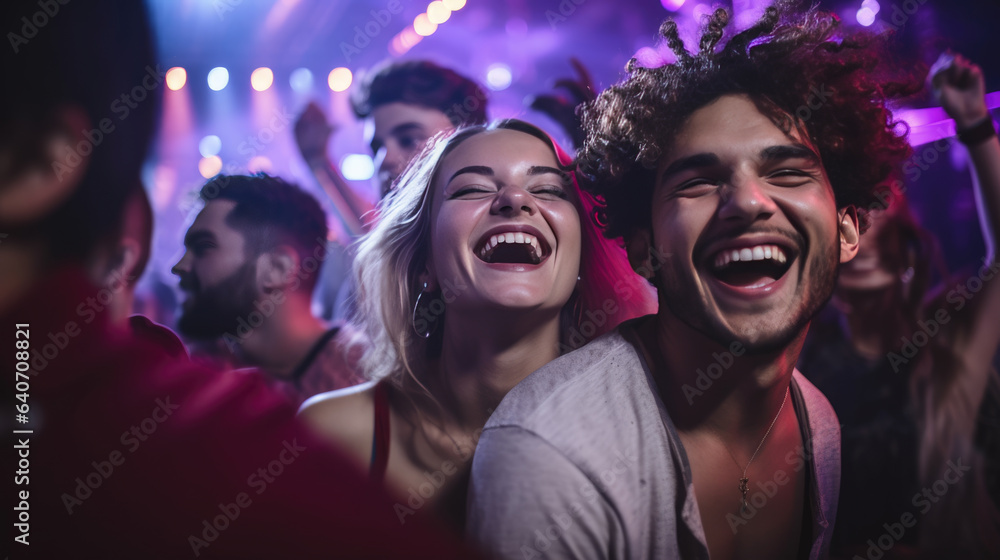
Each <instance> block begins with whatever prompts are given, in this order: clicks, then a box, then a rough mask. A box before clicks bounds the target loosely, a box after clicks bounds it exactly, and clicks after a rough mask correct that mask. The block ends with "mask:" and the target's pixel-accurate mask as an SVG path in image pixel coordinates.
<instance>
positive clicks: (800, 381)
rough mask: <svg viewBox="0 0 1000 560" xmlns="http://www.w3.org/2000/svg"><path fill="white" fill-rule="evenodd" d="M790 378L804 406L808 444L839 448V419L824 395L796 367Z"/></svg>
mask: <svg viewBox="0 0 1000 560" xmlns="http://www.w3.org/2000/svg"><path fill="white" fill-rule="evenodd" d="M792 380H793V382H794V384H795V386H796V388H797V391H798V393H799V395H801V399H802V404H803V405H804V408H805V411H804V412H805V417H806V420H807V421H808V423H809V425H808V429H809V431H808V433H809V434H810V440H811V441H810V444H812V445H813V446H825V447H828V448H829V447H831V446H835V447H836V448H837V449H838V450H839V449H840V420H839V419H838V418H837V413H836V412H834V410H833V406H832V405H831V404H830V401H829V400H827V398H826V395H824V394H823V393H822V392H821V391H820V390H819V389H817V388H816V386H815V385H813V384H812V382H810V381H809V380H808V379H806V376H805V375H803V374H802V372H801V371H799V370H798V369H796V370H795V371H794V372H793V373H792Z"/></svg>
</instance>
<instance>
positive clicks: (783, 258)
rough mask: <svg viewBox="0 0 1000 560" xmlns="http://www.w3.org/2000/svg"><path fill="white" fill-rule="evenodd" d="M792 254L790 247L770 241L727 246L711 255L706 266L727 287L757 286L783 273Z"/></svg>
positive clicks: (790, 264)
mask: <svg viewBox="0 0 1000 560" xmlns="http://www.w3.org/2000/svg"><path fill="white" fill-rule="evenodd" d="M795 256H796V255H795V254H794V253H792V251H791V250H790V249H788V248H785V247H781V246H779V245H773V244H763V245H752V246H747V247H740V248H726V249H721V250H719V251H718V252H716V253H715V255H714V256H712V257H711V258H710V265H709V267H708V268H709V271H710V272H711V273H712V275H713V276H715V277H716V278H717V279H719V280H720V281H721V282H723V283H725V284H729V285H730V286H737V287H741V288H760V287H763V286H767V285H768V284H771V283H773V282H775V281H776V280H778V279H779V278H781V277H782V276H784V275H785V273H786V272H788V269H789V268H791V266H792V261H794V260H795Z"/></svg>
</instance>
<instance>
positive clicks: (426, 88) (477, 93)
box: [351, 60, 487, 127]
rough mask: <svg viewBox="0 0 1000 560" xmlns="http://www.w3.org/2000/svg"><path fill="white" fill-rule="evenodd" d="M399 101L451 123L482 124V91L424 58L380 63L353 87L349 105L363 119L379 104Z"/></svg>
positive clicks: (460, 76)
mask: <svg viewBox="0 0 1000 560" xmlns="http://www.w3.org/2000/svg"><path fill="white" fill-rule="evenodd" d="M393 102H401V103H409V104H411V105H419V106H421V107H427V108H428V109H437V110H438V111H441V112H442V113H444V114H445V115H446V116H447V117H448V119H449V120H451V124H452V125H453V126H456V127H459V126H464V125H476V124H486V105H487V96H486V92H485V91H484V90H483V88H481V87H480V86H479V84H477V83H476V82H474V81H472V80H470V79H469V78H466V77H465V76H463V75H461V74H459V73H458V72H455V71H454V70H451V69H449V68H445V67H443V66H438V65H437V64H434V63H433V62H430V61H427V60H408V61H405V62H396V63H393V64H388V65H386V66H383V67H382V68H381V69H379V70H377V71H375V72H373V73H372V74H370V75H369V76H368V77H367V78H366V79H365V80H364V82H363V83H362V84H361V86H360V87H358V88H357V89H356V90H354V92H353V94H352V96H351V108H352V109H354V114H355V115H356V116H357V117H358V118H359V119H363V118H366V117H368V116H369V115H371V113H372V111H374V110H375V108H376V107H378V106H379V105H386V104H388V103H393Z"/></svg>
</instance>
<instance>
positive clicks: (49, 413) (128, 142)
mask: <svg viewBox="0 0 1000 560" xmlns="http://www.w3.org/2000/svg"><path fill="white" fill-rule="evenodd" d="M0 21H2V22H3V23H4V28H5V29H14V30H18V31H19V32H12V34H11V36H10V37H8V38H9V39H10V41H11V48H10V49H4V54H3V55H0V56H2V57H3V68H4V69H5V70H6V71H7V72H9V75H11V76H12V82H14V83H17V87H8V88H3V89H2V91H0V233H2V235H0V341H3V342H2V344H3V345H4V348H5V349H6V350H4V351H3V352H2V354H0V355H2V356H3V357H2V358H0V360H2V366H3V369H4V370H5V371H8V372H17V375H16V376H15V380H11V381H9V382H10V383H13V385H9V386H13V387H14V388H15V389H16V391H15V392H13V393H12V392H8V391H4V395H5V397H4V399H3V409H4V414H5V418H14V419H15V421H16V422H17V424H15V426H14V430H15V432H14V434H13V435H14V443H13V451H14V454H15V455H16V460H17V469H18V470H17V471H15V475H14V477H12V481H13V488H12V490H13V494H12V495H10V496H11V498H12V503H13V504H14V509H13V514H14V524H13V528H14V535H13V541H14V542H13V543H12V545H11V546H12V548H11V549H10V550H11V557H12V558H63V557H88V558H94V557H107V558H178V557H197V558H205V557H212V558H218V557H229V558H232V557H240V558H275V557H281V558H288V557H292V558H313V557H349V558H392V557H433V558H468V557H470V556H474V553H471V552H470V551H468V550H467V549H464V548H463V547H462V546H461V544H459V543H457V542H455V541H453V540H450V539H449V538H448V537H445V536H442V534H441V533H439V532H438V530H437V529H435V528H434V527H432V526H428V525H426V524H425V522H424V521H423V520H421V519H416V518H411V519H408V521H407V523H405V524H402V525H401V524H400V523H399V522H398V521H397V520H396V517H395V514H394V513H393V510H392V507H391V504H390V503H389V502H388V500H387V498H386V497H385V496H383V495H382V494H381V493H380V492H379V491H378V489H377V488H375V487H374V485H372V484H371V483H370V482H368V481H367V480H366V477H365V476H364V475H363V474H362V473H360V472H358V471H357V470H356V468H355V467H353V466H352V465H351V464H350V463H349V462H348V460H347V459H346V458H344V456H343V454H342V452H340V451H338V450H336V449H329V448H328V447H327V446H326V445H325V444H323V445H321V444H320V443H318V442H316V440H314V439H313V438H312V437H311V436H309V435H308V434H307V433H306V432H305V431H303V429H302V428H301V427H300V426H299V425H298V424H297V423H296V422H295V421H294V417H293V414H294V409H293V408H292V407H291V406H290V405H289V404H288V403H287V402H286V400H285V399H283V398H282V397H280V396H279V395H276V394H275V393H273V392H272V391H270V390H269V389H268V388H267V387H265V386H264V384H263V383H262V381H261V380H260V379H259V378H255V377H252V376H238V375H233V374H231V373H229V374H226V373H222V372H218V371H213V370H211V369H207V368H202V367H199V366H196V365H193V364H191V363H190V362H189V361H187V360H184V359H177V358H173V357H171V356H170V355H169V353H168V352H167V351H166V350H164V348H163V347H162V346H160V345H157V344H153V343H150V342H148V341H146V340H143V339H142V338H138V337H136V336H135V335H134V334H133V333H131V332H130V331H129V329H127V328H126V327H125V326H124V325H122V324H120V323H117V322H115V321H113V320H112V317H111V314H110V313H109V311H108V309H109V305H108V304H109V303H110V301H111V299H112V296H111V294H110V290H109V289H108V288H105V287H102V286H101V278H100V275H99V274H96V273H95V272H94V270H95V268H94V266H93V264H94V263H95V262H98V261H100V259H102V258H105V257H106V255H107V252H108V251H111V250H113V247H114V246H115V240H116V239H117V238H118V236H119V234H120V228H121V223H122V214H123V207H124V204H125V201H126V200H127V199H128V195H129V193H130V192H132V190H133V189H134V188H137V186H138V185H139V181H138V178H139V171H140V167H141V165H142V159H143V157H144V155H145V152H146V149H147V148H148V146H149V139H150V137H151V132H152V129H153V124H154V121H155V117H156V113H157V110H158V106H159V104H158V102H157V97H158V91H159V88H160V87H161V86H160V84H162V73H161V71H160V70H159V68H158V67H157V66H156V64H155V59H154V54H153V50H152V48H151V38H150V36H149V28H148V24H147V19H146V14H145V9H144V4H142V3H115V4H114V5H113V6H112V5H110V4H103V3H70V4H65V5H63V4H61V3H56V2H51V3H48V4H47V3H45V2H41V3H39V2H35V1H28V0H15V1H12V2H5V3H4V4H3V8H0ZM98 75H100V78H99V79H95V76H98ZM140 98H141V99H140ZM109 108H110V112H109ZM7 395H10V396H9V397H8V396H7ZM11 409H14V410H11ZM8 414H9V415H8ZM8 503H11V502H8Z"/></svg>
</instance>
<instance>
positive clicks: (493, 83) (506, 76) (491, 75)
mask: <svg viewBox="0 0 1000 560" xmlns="http://www.w3.org/2000/svg"><path fill="white" fill-rule="evenodd" d="M511 80H512V76H511V74H510V66H507V65H506V64H499V63H498V64H492V65H490V67H489V68H487V69H486V85H488V86H489V88H490V89H492V90H494V91H498V90H501V89H507V88H508V87H510V82H511Z"/></svg>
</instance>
